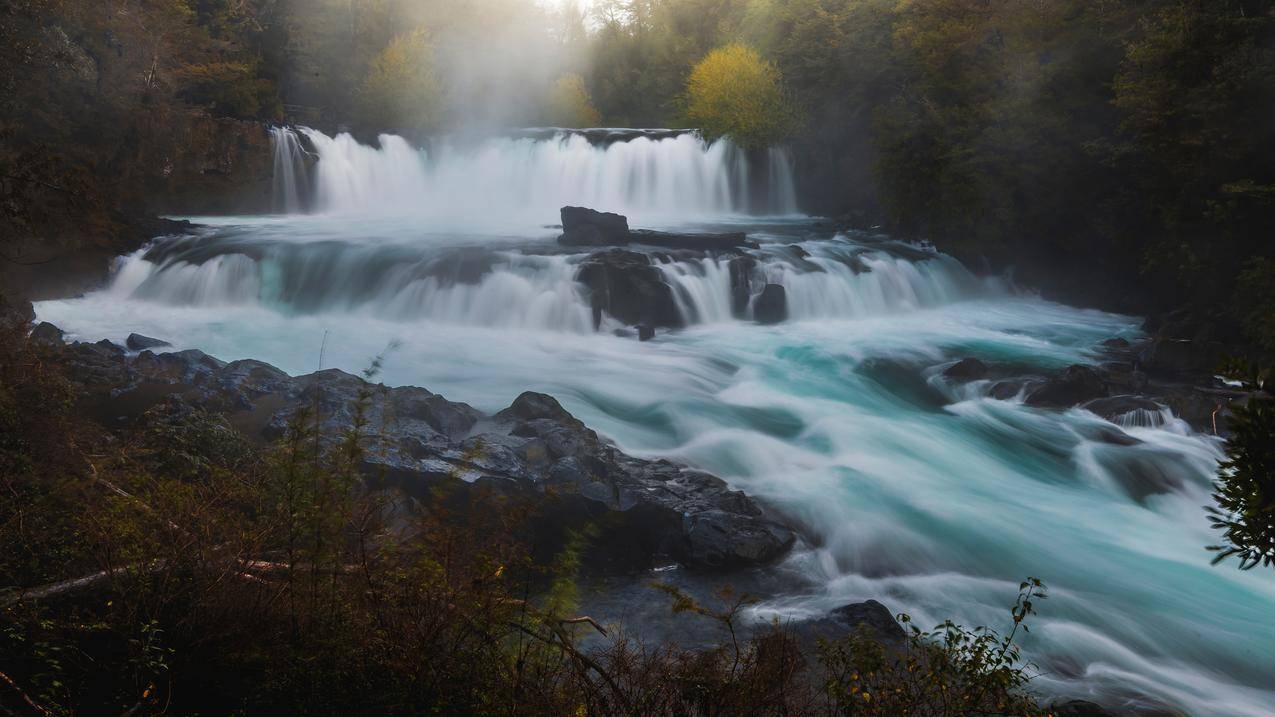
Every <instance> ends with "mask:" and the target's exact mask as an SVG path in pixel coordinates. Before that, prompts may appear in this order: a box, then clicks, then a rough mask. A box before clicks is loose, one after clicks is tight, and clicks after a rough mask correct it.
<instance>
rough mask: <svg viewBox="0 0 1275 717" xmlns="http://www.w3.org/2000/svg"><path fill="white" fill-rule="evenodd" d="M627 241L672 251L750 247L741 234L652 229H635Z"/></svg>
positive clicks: (745, 237) (745, 236)
mask: <svg viewBox="0 0 1275 717" xmlns="http://www.w3.org/2000/svg"><path fill="white" fill-rule="evenodd" d="M629 241H631V242H633V243H635V244H646V245H648V246H665V247H672V248H674V249H700V250H706V251H725V250H727V249H735V248H738V247H741V246H751V245H750V244H749V242H748V235H746V234H744V233H743V232H729V233H726V234H707V233H704V234H698V233H687V232H665V231H655V230H652V229H635V230H633V231H631V232H629Z"/></svg>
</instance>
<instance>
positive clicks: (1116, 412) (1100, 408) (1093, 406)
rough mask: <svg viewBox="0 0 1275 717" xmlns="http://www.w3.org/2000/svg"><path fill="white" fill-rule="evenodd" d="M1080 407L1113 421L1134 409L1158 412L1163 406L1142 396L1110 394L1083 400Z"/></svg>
mask: <svg viewBox="0 0 1275 717" xmlns="http://www.w3.org/2000/svg"><path fill="white" fill-rule="evenodd" d="M1080 407H1081V408H1083V409H1085V410H1086V411H1089V412H1090V413H1094V414H1097V415H1099V416H1102V417H1103V418H1105V419H1107V420H1108V421H1112V422H1115V421H1117V420H1118V419H1119V418H1120V417H1121V416H1124V415H1126V414H1129V413H1133V412H1134V411H1150V412H1152V413H1159V412H1160V410H1161V409H1162V408H1163V407H1162V406H1161V405H1160V404H1158V403H1156V402H1155V401H1152V400H1151V399H1149V398H1144V397H1142V396H1111V397H1108V398H1095V399H1093V400H1092V401H1085V402H1084V403H1082V404H1080Z"/></svg>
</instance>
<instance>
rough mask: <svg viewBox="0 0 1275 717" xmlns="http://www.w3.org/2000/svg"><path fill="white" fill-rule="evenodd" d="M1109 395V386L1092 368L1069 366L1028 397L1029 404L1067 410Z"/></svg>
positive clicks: (1079, 365) (1078, 365) (1080, 365)
mask: <svg viewBox="0 0 1275 717" xmlns="http://www.w3.org/2000/svg"><path fill="white" fill-rule="evenodd" d="M1106 395H1107V384H1106V383H1105V382H1104V381H1103V378H1102V375H1101V374H1099V373H1098V371H1097V370H1095V369H1094V368H1093V367H1091V366H1085V365H1082V364H1076V365H1074V366H1068V367H1067V368H1066V369H1065V370H1063V372H1062V374H1061V375H1058V376H1054V377H1053V378H1050V379H1048V380H1047V381H1045V384H1044V385H1043V386H1041V387H1040V388H1038V389H1036V390H1034V391H1032V392H1031V393H1030V394H1029V395H1028V396H1027V404H1028V405H1031V406H1045V407H1053V408H1066V407H1068V406H1074V405H1076V404H1078V403H1083V402H1085V401H1088V400H1090V399H1094V398H1102V397H1104V396H1106Z"/></svg>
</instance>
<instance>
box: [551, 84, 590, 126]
mask: <svg viewBox="0 0 1275 717" xmlns="http://www.w3.org/2000/svg"><path fill="white" fill-rule="evenodd" d="M601 121H602V115H601V114H599V113H598V110H597V109H596V108H595V107H594V106H593V102H592V100H590V99H589V91H588V90H587V89H585V87H584V78H583V77H581V76H579V75H576V74H571V75H563V76H562V77H559V78H558V81H557V82H554V83H553V88H552V89H551V90H550V91H549V123H550V124H552V125H554V126H555V127H597V126H598V124H599V123H600V122H601Z"/></svg>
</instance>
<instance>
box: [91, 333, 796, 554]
mask: <svg viewBox="0 0 1275 717" xmlns="http://www.w3.org/2000/svg"><path fill="white" fill-rule="evenodd" d="M66 352H67V354H66V355H67V357H68V360H69V361H70V362H71V364H72V368H73V369H74V372H73V375H75V376H76V377H77V380H80V381H81V382H82V383H83V384H84V387H85V395H86V401H90V402H93V403H94V404H95V410H94V413H93V415H95V416H97V415H100V416H102V418H103V420H111V421H116V420H120V419H121V418H128V417H130V416H131V417H138V416H142V415H144V414H145V412H146V411H147V410H148V409H150V408H152V407H154V406H156V405H158V404H159V403H161V402H163V401H167V400H170V399H172V398H173V397H174V396H179V397H180V400H181V401H183V402H186V403H189V405H191V406H197V407H200V408H203V409H205V410H209V411H212V412H217V413H220V414H222V415H224V416H226V418H227V420H228V421H229V423H230V424H231V425H233V426H235V427H236V428H237V429H238V430H240V431H242V432H244V434H245V435H247V436H248V437H249V438H250V439H253V440H257V441H268V440H274V439H277V438H278V437H280V436H282V435H284V434H285V433H286V431H287V430H288V429H289V427H290V426H291V425H293V424H294V423H295V422H296V420H297V419H298V418H299V417H300V416H303V415H304V416H309V417H310V419H309V420H316V419H315V417H317V421H318V429H319V431H318V435H319V440H320V441H321V442H322V443H323V444H324V445H325V446H327V447H329V448H330V447H332V446H334V445H336V442H337V441H339V440H341V437H342V436H343V435H345V432H346V431H348V430H349V429H350V428H351V427H352V426H353V425H355V421H356V420H357V419H358V418H359V417H361V419H362V420H364V421H366V424H365V425H366V426H368V427H369V428H368V429H367V430H366V432H365V434H364V441H365V446H364V447H365V448H366V451H365V453H364V456H363V458H362V461H363V465H362V468H363V470H364V471H365V472H366V474H367V476H368V479H369V481H370V482H371V483H372V484H374V487H375V488H376V489H378V490H395V491H399V492H400V493H402V494H403V495H405V496H407V497H410V498H412V499H414V500H417V501H429V500H434V499H436V498H435V496H437V495H438V491H437V490H436V489H437V488H438V487H439V486H440V485H442V484H448V485H453V486H458V489H464V490H468V488H464V487H465V486H472V487H478V488H482V489H484V490H492V491H495V492H496V493H498V494H500V495H504V496H512V495H518V496H522V497H524V498H526V499H528V500H531V501H536V502H538V505H539V506H540V507H541V510H542V511H543V515H542V516H540V517H539V518H538V522H537V523H536V526H537V527H535V530H536V531H537V536H538V537H537V541H539V543H538V544H541V545H559V546H561V545H562V544H563V541H565V540H566V539H567V535H568V533H569V532H570V531H572V530H580V529H583V528H584V527H585V526H587V525H595V526H599V525H600V526H602V529H603V534H602V535H601V536H600V538H599V540H597V541H596V542H595V543H594V544H593V545H592V547H591V548H589V549H588V551H587V556H586V563H587V564H588V565H590V566H593V567H594V568H596V569H606V570H610V571H634V570H646V569H650V568H652V567H655V566H656V565H659V564H663V563H665V562H667V561H668V560H669V559H672V560H677V561H679V562H681V563H682V564H684V565H686V566H688V567H692V568H698V569H705V570H719V569H733V568H741V567H747V566H755V565H760V564H763V563H767V562H770V561H773V560H775V559H777V558H779V557H780V556H782V555H783V554H784V553H785V552H786V551H787V550H788V549H789V548H790V547H791V546H792V544H793V542H794V541H795V535H794V534H793V532H792V531H791V530H789V529H788V528H787V527H785V526H784V525H783V524H782V523H781V522H780V521H778V520H777V519H776V518H775V517H773V516H771V515H770V514H769V513H767V512H766V511H765V510H764V509H763V508H762V507H761V506H760V505H759V504H758V503H757V502H755V501H754V500H752V499H751V498H749V497H748V496H746V495H744V494H743V493H741V492H738V491H733V490H731V489H730V487H729V485H727V483H726V482H725V481H723V480H721V479H720V478H718V477H716V476H713V475H711V474H708V473H704V472H702V471H696V470H690V469H688V468H686V467H684V466H680V465H677V464H674V463H671V462H669V461H663V460H660V461H651V460H645V459H640V458H635V457H633V456H629V455H626V454H624V453H622V452H621V451H619V450H618V449H617V448H615V446H613V445H611V444H610V443H609V442H608V441H606V440H605V439H603V438H602V437H600V436H598V434H597V433H596V432H595V431H593V430H592V429H590V428H589V427H588V426H586V425H585V424H584V423H583V422H581V421H580V420H579V419H577V418H575V417H574V416H572V415H571V413H570V412H568V411H567V410H566V409H565V408H563V406H562V404H560V403H559V402H558V401H557V400H556V399H555V398H553V397H552V396H548V395H546V394H541V393H534V392H527V393H523V394H522V395H520V396H518V398H517V399H515V400H514V401H513V403H511V404H510V405H509V406H508V407H507V408H505V409H504V410H502V411H500V412H498V413H496V414H495V415H486V414H484V413H482V412H480V411H478V410H476V409H474V408H473V407H472V406H468V405H466V404H463V403H456V402H453V401H448V400H447V399H445V398H443V397H442V396H439V395H437V394H434V393H431V392H430V391H428V390H426V389H423V388H418V387H411V386H407V387H387V386H381V385H374V384H370V383H368V382H367V381H364V380H363V379H362V378H359V377H358V376H354V375H352V374H348V373H346V372H344V371H339V370H335V369H328V370H324V371H319V372H316V373H312V374H308V375H304V376H297V377H292V376H289V375H288V374H286V373H284V372H283V371H280V370H279V369H277V368H275V367H273V366H270V365H269V364H265V363H262V362H259V361H250V360H249V361H236V362H233V363H230V364H227V363H224V362H222V361H218V360H217V359H215V358H213V357H211V356H208V355H207V354H204V353H203V352H200V351H193V350H192V351H180V352H175V353H165V354H156V353H153V352H152V351H142V352H141V353H139V354H136V355H133V354H129V353H127V352H125V351H124V350H123V349H122V348H120V347H117V346H114V345H112V344H110V343H109V342H102V343H98V344H74V345H72V346H71V347H68V348H67V349H66ZM542 539H543V540H542Z"/></svg>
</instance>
